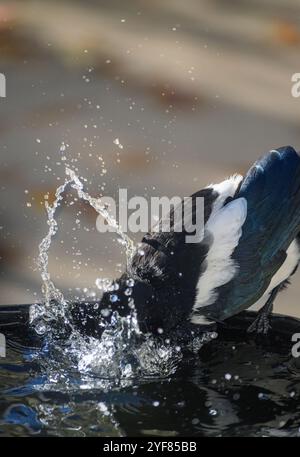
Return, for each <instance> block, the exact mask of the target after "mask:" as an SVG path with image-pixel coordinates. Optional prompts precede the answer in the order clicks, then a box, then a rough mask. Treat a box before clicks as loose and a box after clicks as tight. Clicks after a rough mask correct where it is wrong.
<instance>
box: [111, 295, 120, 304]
mask: <svg viewBox="0 0 300 457" xmlns="http://www.w3.org/2000/svg"><path fill="white" fill-rule="evenodd" d="M109 300H110V301H111V302H112V303H116V302H117V301H118V300H119V299H118V295H116V294H111V296H110V297H109Z"/></svg>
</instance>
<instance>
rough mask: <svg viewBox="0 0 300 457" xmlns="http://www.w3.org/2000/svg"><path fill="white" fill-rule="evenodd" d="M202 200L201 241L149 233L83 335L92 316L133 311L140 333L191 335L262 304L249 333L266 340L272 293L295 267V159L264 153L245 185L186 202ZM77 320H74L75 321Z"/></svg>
mask: <svg viewBox="0 0 300 457" xmlns="http://www.w3.org/2000/svg"><path fill="white" fill-rule="evenodd" d="M196 197H203V198H204V224H205V225H204V236H203V238H202V239H201V240H200V241H199V242H198V243H187V242H186V235H187V233H186V232H185V231H184V230H183V231H182V232H175V231H174V212H173V213H172V211H171V212H170V214H169V218H170V221H171V224H170V227H171V230H170V231H169V232H153V231H152V232H149V233H148V234H147V235H146V236H145V237H144V238H143V240H142V243H141V245H140V246H139V249H137V251H136V252H135V254H134V255H133V257H132V260H131V262H130V265H129V266H128V268H127V271H126V272H125V273H124V274H123V275H122V276H121V277H120V278H119V279H117V280H116V281H115V282H114V283H113V284H112V287H111V289H110V290H109V291H108V292H105V293H104V295H103V297H102V300H101V303H100V307H99V308H98V310H96V311H95V310H94V308H93V311H91V313H90V314H89V318H88V319H87V321H86V322H87V331H88V333H89V334H91V335H94V336H98V335H99V334H100V333H101V331H102V330H101V327H99V325H98V324H99V322H98V321H99V315H101V316H102V317H103V316H105V318H106V319H108V320H109V319H110V317H111V315H112V314H113V312H114V311H117V312H118V314H119V315H121V316H126V315H128V314H129V312H130V310H131V309H133V308H134V309H135V310H136V315H137V320H138V323H139V326H140V329H141V331H142V332H151V333H154V334H164V335H169V334H173V333H176V332H177V333H178V334H180V333H184V332H196V333H198V331H199V329H200V330H201V331H203V329H207V328H208V326H209V325H212V324H214V323H216V322H223V321H225V320H226V319H227V318H229V317H231V316H233V315H235V314H237V313H239V312H241V311H242V310H245V309H247V308H249V307H250V306H252V305H254V304H255V303H256V302H258V300H259V299H260V298H262V297H264V298H265V300H266V304H265V305H264V306H263V308H262V309H261V311H260V312H259V314H258V317H257V319H256V320H255V322H254V323H253V324H252V325H251V327H250V328H249V331H257V332H259V333H267V331H268V328H269V323H268V315H269V314H270V313H271V312H272V309H273V302H274V299H275V297H276V295H277V293H278V292H279V291H280V290H281V289H283V288H284V287H286V285H287V283H288V280H289V278H290V276H291V275H292V274H293V273H294V272H295V271H296V269H297V266H298V263H299V259H300V238H299V232H300V157H299V155H298V154H297V152H296V151H295V150H294V149H293V148H292V147H290V146H287V147H281V148H279V149H276V150H272V151H271V152H270V153H268V154H267V155H265V156H264V157H263V158H261V159H260V160H258V161H257V162H256V163H255V164H254V165H253V166H252V167H251V168H250V170H249V171H248V173H247V174H246V176H245V177H242V176H240V175H234V176H232V177H230V178H229V179H227V180H225V181H223V182H221V183H220V184H216V185H210V186H208V187H206V188H205V189H202V190H200V191H198V192H196V193H195V194H193V195H192V201H193V206H192V212H191V217H194V216H195V211H196V210H197V205H195V204H194V203H195V201H196ZM77 317H78V318H80V314H78V315H77Z"/></svg>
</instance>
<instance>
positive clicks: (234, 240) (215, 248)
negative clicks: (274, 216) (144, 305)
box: [191, 198, 247, 324]
mask: <svg viewBox="0 0 300 457" xmlns="http://www.w3.org/2000/svg"><path fill="white" fill-rule="evenodd" d="M224 201H225V199H224ZM246 217H247V201H246V199H245V198H238V199H236V200H233V201H232V202H230V203H228V204H227V205H226V206H224V207H222V208H220V209H219V210H217V211H216V210H214V211H213V212H212V214H211V216H210V218H209V219H208V221H207V224H206V226H205V233H206V235H207V236H209V235H210V236H211V237H212V245H211V246H210V249H209V251H208V254H207V256H206V270H205V271H204V273H203V274H202V275H201V276H200V278H199V281H198V284H197V296H196V300H195V304H194V306H193V312H192V316H191V322H192V323H193V324H199V323H201V321H202V316H200V315H198V316H197V315H196V314H194V313H195V312H196V311H199V310H200V308H201V307H203V306H207V305H211V304H212V303H214V302H215V301H216V299H217V298H218V292H217V290H216V289H217V288H218V287H220V286H222V285H224V284H226V283H228V282H229V281H231V280H232V279H233V277H234V276H235V274H236V273H237V271H238V265H236V263H235V262H234V260H233V259H232V258H231V256H232V254H233V251H234V249H235V248H236V246H237V245H238V242H239V239H240V237H241V235H242V226H243V224H244V222H245V220H246Z"/></svg>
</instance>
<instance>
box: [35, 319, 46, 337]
mask: <svg viewBox="0 0 300 457" xmlns="http://www.w3.org/2000/svg"><path fill="white" fill-rule="evenodd" d="M34 328H35V331H36V333H37V334H38V335H43V334H44V333H46V331H47V326H46V324H45V322H43V321H40V322H38V323H37V324H35V326H34Z"/></svg>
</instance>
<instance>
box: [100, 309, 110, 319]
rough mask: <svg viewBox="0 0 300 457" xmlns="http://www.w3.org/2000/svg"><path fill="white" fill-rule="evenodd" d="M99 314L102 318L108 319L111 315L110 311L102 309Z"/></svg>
mask: <svg viewBox="0 0 300 457" xmlns="http://www.w3.org/2000/svg"><path fill="white" fill-rule="evenodd" d="M100 313H101V315H102V316H103V317H108V316H109V315H110V313H111V310H110V309H108V308H104V309H101V311H100Z"/></svg>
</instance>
